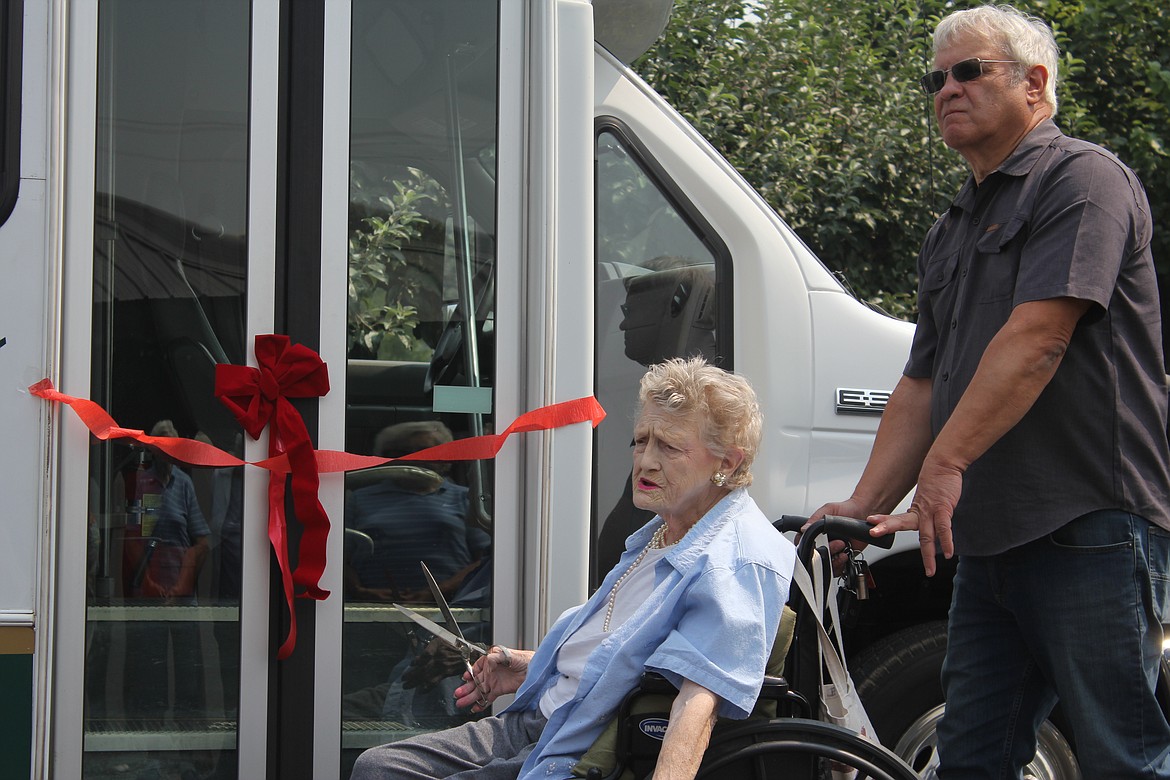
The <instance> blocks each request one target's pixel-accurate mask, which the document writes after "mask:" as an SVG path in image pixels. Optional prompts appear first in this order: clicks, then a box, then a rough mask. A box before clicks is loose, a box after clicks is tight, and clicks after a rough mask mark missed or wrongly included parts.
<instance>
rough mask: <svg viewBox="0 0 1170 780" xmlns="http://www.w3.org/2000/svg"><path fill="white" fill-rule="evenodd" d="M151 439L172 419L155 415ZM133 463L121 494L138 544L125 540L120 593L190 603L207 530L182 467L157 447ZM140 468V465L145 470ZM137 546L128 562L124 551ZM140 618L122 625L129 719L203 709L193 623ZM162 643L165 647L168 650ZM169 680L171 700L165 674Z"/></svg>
mask: <svg viewBox="0 0 1170 780" xmlns="http://www.w3.org/2000/svg"><path fill="white" fill-rule="evenodd" d="M150 433H151V435H152V436H170V437H176V436H178V435H179V434H178V431H177V430H176V429H175V425H174V423H172V422H171V421H170V420H160V421H159V422H158V423H156V424H155V425H154V427H153V428H151V431H150ZM152 458H153V459H152V462H150V463H149V464H146V463H145V462H144V463H143V464H141V465H140V468H139V469H138V470H137V471H136V472H135V473H133V474H132V475H130V477H129V479H128V481H127V496H128V497H131V498H130V501H131V503H132V504H135V505H137V506H138V508H139V509H138V514H139V517H140V525H139V528H140V533H141V541H140V543H139V544H137V545H132V544H131V542H133V541H135V540H133V539H131V538H129V536H128V538H127V540H126V541H127V556H128V558H127V561H126V563H127V564H130V563H132V564H133V565H127V566H126V567H125V568H124V574H125V575H126V579H125V580H124V588H125V594H126V596H127V597H128V600H129V601H130V603H131V604H135V605H139V606H144V607H145V606H156V605H166V606H173V607H183V606H195V605H196V604H197V603H198V601H197V597H196V593H195V590H196V585H197V583H198V576H199V571H200V569H201V568H202V567H203V562H204V560H205V559H206V558H207V550H208V535H209V534H210V529H209V528H208V526H207V521H206V520H205V519H204V516H203V512H202V510H201V509H200V506H199V502H198V500H197V499H196V495H195V485H194V483H193V482H192V481H191V477H189V476H188V475H187V474H186V472H184V471H183V470H182V469H179V468H177V467H175V465H174V463H173V461H171V459H170V458H169V457H167V456H166V455H165V454H164V453H162V452H153V455H152ZM142 466H145V467H144V468H143V467H142ZM135 547H137V556H135V557H134V559H133V560H132V561H131V560H130V559H129V556H130V554H131V553H130V551H132V550H134V548H135ZM144 618H145V619H140V620H130V621H129V622H127V624H126V642H127V648H126V655H125V686H126V688H125V690H126V702H125V703H126V710H127V712H126V714H127V716H128V717H142V718H161V717H163V716H164V715H165V714H166V713H167V710H168V707H169V708H170V712H171V715H172V716H173V717H174V718H176V719H179V718H183V717H199V716H202V714H203V704H204V693H203V667H202V663H203V659H202V651H201V642H200V638H199V631H198V625H197V624H196V623H195V622H194V620H193V619H192V620H169V619H168V620H156V619H154V618H153V616H152V615H150V614H148V613H147V614H144ZM168 644H169V648H168ZM172 658H173V670H174V671H173V678H174V698H173V700H172V699H171V696H170V692H169V687H170V683H169V680H168V678H169V677H171V676H172V673H171V668H172Z"/></svg>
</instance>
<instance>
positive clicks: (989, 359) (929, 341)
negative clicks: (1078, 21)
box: [814, 6, 1170, 778]
mask: <svg viewBox="0 0 1170 780" xmlns="http://www.w3.org/2000/svg"><path fill="white" fill-rule="evenodd" d="M1058 61H1059V53H1058V51H1057V47H1056V43H1055V41H1054V39H1053V35H1052V32H1051V30H1050V29H1049V28H1048V26H1047V25H1046V24H1044V23H1043V22H1041V21H1039V20H1037V19H1034V18H1032V17H1028V16H1025V15H1023V14H1021V13H1019V12H1017V11H1015V10H1014V9H1011V8H1009V7H1006V6H983V7H979V8H973V9H969V10H964V11H958V12H955V13H952V14H950V15H949V16H948V17H946V18H945V19H944V20H943V21H942V22H940V24H939V26H938V28H937V30H936V31H935V35H934V67H935V68H936V69H935V70H933V71H932V72H930V73H928V74H926V76H924V77H923V78H922V81H921V83H922V87H923V88H924V89H925V91H926V92H927V93H928V94H930V95H932V96H933V100H934V110H935V117H936V119H937V121H938V125H939V128H940V131H941V135H942V138H943V140H944V141H945V142H946V144H947V145H948V146H950V147H951V148H952V149H954V150H956V151H957V152H959V154H961V155H962V156H963V158H964V159H965V160H966V161H967V163H968V165H969V166H970V168H971V176H970V178H969V179H968V181H967V182H966V184H964V185H963V187H962V189H960V191H959V193H958V195H957V196H956V198H955V200H954V202H953V203H952V205H951V207H950V208H949V210H948V211H947V212H946V213H945V214H943V215H942V217H941V218H940V219H939V220H938V221H937V222H936V223H935V225H934V227H933V228H932V229H931V230H930V232H929V234H928V235H927V238H926V241H925V243H924V245H923V248H922V251H921V254H920V257H919V268H918V270H919V292H918V301H919V312H920V314H919V321H918V325H917V330H916V332H915V338H914V342H913V346H912V348H911V354H910V359H909V361H908V362H907V364H906V367H905V369H904V371H903V377H902V379H901V380H900V381H899V384H898V386H897V388H896V389H895V391H894V393H893V395H892V396H891V398H890V401H889V405H888V406H887V407H886V411H885V413H884V415H883V417H882V421H881V424H880V427H879V429H878V433H877V438H876V440H875V444H874V449H873V452H872V454H871V456H870V460H869V463H868V464H867V466H866V469H865V472H864V473H863V475H862V477H861V480H860V481H859V483H858V485H857V487H856V488H855V490H854V493H853V495H852V497H851V498H850V499H848V500H847V501H844V502H840V503H835V504H829V505H827V506H826V507H823V508H822V510H820V511H819V512H818V513H816V514H815V515H814V516H817V515H819V514H820V513H823V512H832V513H835V514H845V515H853V516H859V517H869V519H870V521H871V522H873V523H874V524H875V526H876V527H875V530H874V533H875V534H877V533H883V532H886V531H889V530H917V531H918V533H919V540H920V543H921V548H922V558H923V562H924V566H925V569H926V573H927V574H928V575H929V574H933V573H934V572H935V570H936V568H937V555H938V554H939V553H940V552H941V554H942V555H943V556H945V557H946V558H950V557H952V555H954V554H955V553H956V552H957V553H958V554H959V560H958V567H957V573H956V575H955V579H954V595H953V600H952V603H951V611H950V622H949V629H948V632H949V633H948V650H947V657H946V661H945V663H944V667H943V686H944V689H945V694H946V700H947V709H946V714H945V716H944V718H943V720H942V722H941V723H940V725H939V728H938V747H939V757H940V764H941V767H940V772H939V776H940V777H942V778H960V777H962V778H967V777H971V778H974V777H1020V775H1021V771H1022V769H1023V767H1024V766H1025V765H1026V764H1027V763H1028V761H1029V760H1030V759H1031V757H1032V756H1033V754H1034V752H1035V749H1036V732H1037V729H1038V728H1039V726H1040V725H1041V723H1042V722H1043V721H1044V719H1045V717H1046V716H1047V715H1048V714H1049V712H1050V711H1051V710H1052V708H1053V706H1054V705H1055V704H1056V702H1057V700H1058V699H1059V701H1060V702H1061V704H1062V711H1063V713H1064V716H1065V718H1066V719H1067V721H1068V722H1069V723H1070V724H1071V728H1072V735H1071V736H1072V737H1073V739H1074V740H1075V743H1076V752H1077V758H1078V761H1079V762H1080V764H1081V770H1082V772H1083V775H1084V776H1085V777H1092V778H1104V777H1170V725H1168V724H1167V720H1166V717H1165V715H1164V713H1163V712H1162V710H1161V709H1160V707H1159V706H1158V703H1157V701H1156V698H1155V695H1154V688H1155V683H1156V681H1157V678H1158V673H1159V663H1160V660H1161V653H1162V637H1163V633H1162V624H1163V623H1166V622H1170V610H1168V607H1170V592H1168V591H1170V585H1168V583H1170V531H1168V529H1170V495H1168V494H1170V465H1168V463H1170V453H1168V447H1167V440H1166V423H1167V417H1166V415H1167V411H1166V405H1167V386H1166V376H1165V365H1164V359H1163V354H1162V347H1161V316H1160V307H1159V302H1158V290H1157V283H1156V279H1155V275H1154V268H1153V262H1152V258H1151V254H1150V235H1151V230H1152V226H1151V222H1150V211H1149V206H1148V204H1147V201H1146V197H1145V194H1144V192H1143V190H1142V187H1141V184H1140V183H1139V182H1138V180H1137V178H1136V177H1135V176H1134V174H1133V173H1132V172H1131V171H1130V170H1129V169H1128V168H1126V167H1125V166H1124V165H1122V164H1121V163H1120V162H1119V161H1118V160H1117V159H1116V158H1115V157H1113V156H1112V155H1111V154H1109V153H1108V152H1106V151H1105V150H1103V149H1101V148H1100V147H1098V146H1094V145H1092V144H1089V143H1086V142H1084V141H1080V140H1077V139H1073V138H1069V137H1068V136H1065V135H1063V134H1062V133H1061V132H1060V131H1059V130H1058V129H1057V126H1056V125H1055V124H1054V123H1053V121H1052V119H1053V117H1054V116H1055V114H1056V76H1057V64H1058ZM915 485H917V489H916V490H915V493H914V498H913V500H912V502H911V505H910V509H909V510H908V511H907V512H905V513H903V514H897V515H890V514H888V513H890V512H892V511H893V510H894V509H895V508H896V506H897V505H898V504H899V502H900V501H901V500H902V498H903V497H904V496H905V495H906V494H907V493H908V492H909V491H910V490H911V489H912V488H914V486H915Z"/></svg>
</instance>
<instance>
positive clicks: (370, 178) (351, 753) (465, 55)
mask: <svg viewBox="0 0 1170 780" xmlns="http://www.w3.org/2000/svg"><path fill="white" fill-rule="evenodd" d="M352 22H353V24H352V29H353V41H352V63H351V74H350V78H351V96H350V106H351V116H350V161H349V166H350V195H349V267H348V273H349V303H348V321H347V338H348V344H347V358H348V360H347V363H348V370H347V377H346V388H347V391H346V392H347V396H346V428H345V430H346V449H347V450H348V451H350V452H356V453H363V454H373V455H379V456H383V457H397V456H401V455H405V454H408V453H411V452H415V451H418V450H420V449H423V448H425V447H429V446H432V445H435V444H439V443H442V442H447V441H451V440H452V439H460V438H465V437H470V436H477V435H480V434H483V433H485V432H487V433H490V432H491V431H492V429H493V421H494V415H493V396H492V392H493V386H494V384H495V383H494V374H495V281H496V252H495V217H496V195H495V193H496V183H495V165H494V163H495V149H496V125H497V121H496V113H497V109H496V71H497V65H496V59H497V45H496V38H497V31H496V27H497V8H496V7H495V4H494V3H484V2H465V1H462V2H461V1H460V0H433V1H432V2H428V3H411V4H407V3H387V2H375V1H374V0H357V1H356V2H354V4H353V12H352ZM345 488H346V509H345V562H344V563H345V571H344V583H345V588H344V590H345V618H344V620H345V623H344V629H343V650H342V653H343V660H342V769H343V773H342V774H343V777H344V776H348V773H349V768H350V767H351V766H352V763H353V761H354V759H355V758H356V756H357V755H358V753H360V751H361V750H362V749H364V748H367V747H370V746H373V745H377V744H382V743H385V742H389V741H393V740H396V739H401V738H402V737H405V736H409V735H410V734H412V733H417V732H418V731H420V730H432V729H438V728H445V727H448V726H452V725H455V724H457V723H460V722H462V721H463V720H464V719H466V718H468V717H470V716H469V715H467V714H466V713H461V712H456V711H455V710H454V707H453V702H452V696H451V692H452V691H453V690H454V688H455V687H456V686H457V685H458V684H459V679H460V674H461V673H462V670H463V665H462V661H461V659H460V658H459V657H458V656H457V655H453V654H452V653H450V652H447V651H446V650H445V648H443V647H441V646H440V645H439V644H438V643H436V642H434V641H432V639H431V637H430V636H429V635H428V634H426V633H425V632H424V631H422V630H419V629H415V628H413V624H410V623H409V622H407V621H406V620H405V618H404V617H403V616H402V615H401V614H399V613H398V612H397V611H396V610H395V609H394V608H393V607H392V606H391V604H392V603H394V602H398V603H404V604H411V605H412V606H413V607H414V608H415V609H417V611H419V612H422V613H424V614H427V615H429V616H431V617H432V618H434V619H436V621H438V622H442V618H441V617H439V616H438V614H437V613H438V610H437V608H436V607H435V601H434V599H433V598H432V596H431V593H430V591H429V589H428V587H427V585H426V582H425V580H424V576H423V573H422V571H421V568H420V566H419V562H420V561H422V562H425V563H426V564H427V566H428V567H429V568H430V570H431V571H432V572H433V574H434V576H435V578H436V579H437V580H438V581H439V583H440V586H441V588H442V591H443V593H444V594H445V597H446V599H447V600H448V601H449V602H450V604H451V606H452V607H453V608H454V612H455V615H456V617H457V619H458V620H459V622H460V625H461V627H462V629H463V632H464V634H465V635H466V636H467V638H468V639H471V640H472V641H479V642H484V643H489V642H490V641H491V634H492V631H491V626H492V621H491V611H490V608H491V596H492V569H491V561H492V538H493V537H492V475H491V470H490V463H485V462H456V463H422V462H417V461H411V462H408V463H402V464H391V465H389V466H385V467H382V468H378V469H371V470H367V471H365V472H359V473H352V474H349V475H347V477H346V483H345Z"/></svg>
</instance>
